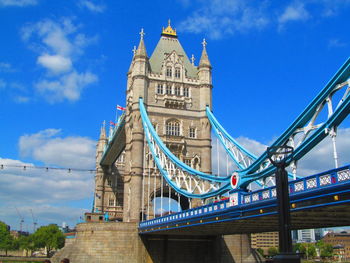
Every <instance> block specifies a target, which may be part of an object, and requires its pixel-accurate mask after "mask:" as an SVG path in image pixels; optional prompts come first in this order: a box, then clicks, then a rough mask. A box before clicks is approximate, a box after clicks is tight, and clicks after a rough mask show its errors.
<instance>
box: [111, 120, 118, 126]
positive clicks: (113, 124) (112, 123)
mask: <svg viewBox="0 0 350 263" xmlns="http://www.w3.org/2000/svg"><path fill="white" fill-rule="evenodd" d="M109 125H112V126H116V125H117V123H114V122H113V121H109Z"/></svg>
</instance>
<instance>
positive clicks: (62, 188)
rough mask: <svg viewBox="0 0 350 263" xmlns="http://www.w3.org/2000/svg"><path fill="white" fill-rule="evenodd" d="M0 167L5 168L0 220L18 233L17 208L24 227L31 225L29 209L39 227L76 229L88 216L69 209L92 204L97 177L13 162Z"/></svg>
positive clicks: (1, 174) (1, 179) (1, 173)
mask: <svg viewBox="0 0 350 263" xmlns="http://www.w3.org/2000/svg"><path fill="white" fill-rule="evenodd" d="M0 164H3V165H4V167H3V169H0V199H1V204H0V218H1V220H3V221H5V222H6V223H8V224H10V225H12V226H13V227H15V228H17V229H19V226H18V221H17V220H16V219H17V218H18V216H17V212H16V210H15V208H16V207H17V208H18V210H19V211H20V213H21V214H22V216H23V217H24V218H25V224H28V223H31V222H32V218H31V215H30V212H29V210H30V209H32V210H33V212H34V215H35V218H37V219H38V223H39V225H45V224H49V223H57V224H60V223H61V222H62V221H68V222H69V223H70V225H73V224H75V223H76V222H77V219H78V218H79V217H80V216H81V215H82V214H83V212H86V209H84V208H79V207H77V208H73V207H68V206H67V203H69V202H80V201H81V200H91V197H92V196H93V187H94V174H92V173H90V172H77V171H71V172H70V173H68V171H67V170H54V169H49V170H48V171H46V169H37V168H35V166H34V165H33V164H31V163H26V162H22V161H20V160H12V159H2V158H0ZM16 166H17V167H16ZM24 166H25V167H26V168H25V169H24ZM87 202H91V201H87ZM16 221H17V222H16ZM24 229H25V227H24ZM30 230H31V228H30Z"/></svg>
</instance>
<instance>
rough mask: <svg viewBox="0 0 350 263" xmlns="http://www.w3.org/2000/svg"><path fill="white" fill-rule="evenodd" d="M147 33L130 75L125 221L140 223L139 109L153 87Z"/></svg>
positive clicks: (141, 144) (141, 152)
mask: <svg viewBox="0 0 350 263" xmlns="http://www.w3.org/2000/svg"><path fill="white" fill-rule="evenodd" d="M144 36H145V32H144V30H143V28H142V29H141V31H140V42H139V45H138V48H137V49H136V50H135V49H134V56H133V59H132V62H131V66H130V69H129V72H128V83H127V102H126V106H127V107H126V119H125V133H126V134H125V137H126V139H125V143H126V144H125V167H124V198H123V199H124V205H123V221H124V222H137V221H139V220H140V213H141V199H142V190H141V188H142V174H143V158H144V134H143V128H142V123H141V115H140V110H139V105H138V99H139V98H140V97H142V98H144V99H145V100H146V101H147V90H148V86H149V78H148V73H149V71H150V68H149V59H148V56H147V51H146V47H145V43H144Z"/></svg>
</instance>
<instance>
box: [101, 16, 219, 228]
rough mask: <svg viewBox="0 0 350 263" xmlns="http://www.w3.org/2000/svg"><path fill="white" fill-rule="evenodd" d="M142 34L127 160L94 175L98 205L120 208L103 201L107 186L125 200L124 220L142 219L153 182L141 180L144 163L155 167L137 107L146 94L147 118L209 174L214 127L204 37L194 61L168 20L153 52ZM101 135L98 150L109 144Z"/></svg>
mask: <svg viewBox="0 0 350 263" xmlns="http://www.w3.org/2000/svg"><path fill="white" fill-rule="evenodd" d="M140 36H141V38H140V43H139V45H138V48H137V49H136V50H134V56H133V58H132V62H131V65H130V68H129V71H128V73H127V93H126V111H125V114H126V119H125V120H126V122H125V151H124V153H123V158H122V159H123V160H122V162H121V163H119V167H118V165H114V166H113V167H112V169H109V170H106V169H104V170H101V168H100V167H98V169H97V170H98V172H97V177H96V178H100V180H96V192H95V198H96V197H97V198H99V197H100V198H99V199H98V202H95V208H96V207H97V206H96V204H98V207H99V210H100V211H107V212H109V211H112V210H113V211H117V210H118V209H119V208H118V207H117V202H116V203H115V205H116V207H114V208H113V209H112V207H110V206H109V208H108V202H109V201H108V200H107V199H110V197H109V198H104V199H103V198H102V200H101V196H106V194H107V192H106V191H109V195H110V194H111V193H113V194H114V195H115V196H114V199H115V200H119V203H120V202H123V205H122V209H123V221H124V222H135V221H139V220H140V214H141V213H142V212H143V211H144V207H142V206H143V204H144V203H145V200H143V199H145V198H146V197H145V196H142V189H143V187H147V184H150V181H148V182H144V185H143V182H142V181H143V178H144V174H145V170H146V168H147V167H149V166H152V164H151V163H152V160H151V159H148V158H146V157H145V156H148V150H147V145H146V142H145V138H144V132H143V127H142V122H141V115H140V110H139V102H138V100H139V98H140V97H142V98H143V99H144V103H145V106H146V109H147V112H148V115H149V118H150V120H151V122H152V123H153V125H154V127H155V129H156V131H157V133H158V135H159V136H160V137H161V139H162V140H163V142H164V143H165V144H166V145H167V147H168V148H169V149H170V150H171V151H172V152H173V153H174V154H175V155H176V156H177V157H178V158H179V159H180V160H181V161H183V162H184V163H186V164H188V165H190V166H192V167H193V168H195V169H198V170H200V171H203V172H205V173H211V127H210V124H209V121H208V119H207V117H206V106H207V105H208V106H209V107H211V105H212V75H211V74H212V73H211V64H210V61H209V58H208V54H207V51H206V42H205V40H203V43H202V44H203V51H202V54H201V58H200V61H199V64H198V66H196V65H195V64H194V57H193V55H192V58H191V61H190V60H189V58H188V56H187V55H186V53H185V51H184V49H183V48H182V46H181V44H180V42H179V40H178V36H177V32H176V30H175V29H173V28H172V27H171V25H170V21H169V24H168V26H167V27H166V28H163V30H162V33H161V37H160V40H159V42H158V44H157V46H156V48H155V50H154V51H153V53H152V55H151V56H150V57H149V56H148V54H147V51H146V46H145V43H144V32H143V30H141V32H140ZM103 136H105V135H104V134H103V132H101V138H100V140H99V144H98V149H101V147H102V146H101V144H103V143H105V140H104V137H103ZM124 154H125V156H124ZM98 156H99V154H97V158H100V157H98ZM119 161H120V160H119ZM97 166H98V165H97ZM102 174H104V176H102ZM99 175H100V177H98V176H99ZM102 178H107V179H102ZM118 178H119V179H118ZM108 180H109V182H110V181H112V184H113V182H118V184H117V185H118V186H117V187H114V188H113V186H112V187H111V186H110V185H108ZM151 184H152V185H153V181H152V182H151ZM145 185H146V186H145ZM122 187H123V189H121V188H122ZM155 196H156V193H153V198H154V197H155ZM147 198H149V197H147ZM147 198H146V199H147ZM101 203H103V204H104V205H102V204H101ZM118 205H120V204H118ZM107 208H108V209H107Z"/></svg>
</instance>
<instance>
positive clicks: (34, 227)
mask: <svg viewBox="0 0 350 263" xmlns="http://www.w3.org/2000/svg"><path fill="white" fill-rule="evenodd" d="M29 210H30V213H31V214H32V219H33V233H34V232H35V230H36V226H37V224H38V222H37V220H34V215H33V210H32V209H29Z"/></svg>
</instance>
